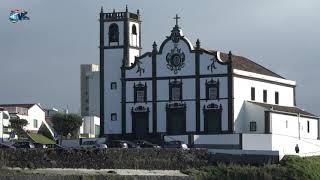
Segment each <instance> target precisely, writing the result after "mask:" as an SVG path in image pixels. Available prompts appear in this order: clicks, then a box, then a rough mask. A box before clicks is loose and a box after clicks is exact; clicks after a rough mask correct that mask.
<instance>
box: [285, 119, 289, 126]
mask: <svg viewBox="0 0 320 180" xmlns="http://www.w3.org/2000/svg"><path fill="white" fill-rule="evenodd" d="M288 127H289V124H288V120H287V121H286V128H288Z"/></svg>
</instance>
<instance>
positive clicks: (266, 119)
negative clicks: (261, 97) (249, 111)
mask: <svg viewBox="0 0 320 180" xmlns="http://www.w3.org/2000/svg"><path fill="white" fill-rule="evenodd" d="M270 125H271V124H270V111H265V112H264V133H266V134H270V133H271V127H270Z"/></svg>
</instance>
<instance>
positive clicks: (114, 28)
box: [109, 23, 119, 42]
mask: <svg viewBox="0 0 320 180" xmlns="http://www.w3.org/2000/svg"><path fill="white" fill-rule="evenodd" d="M109 42H119V27H118V25H117V24H115V23H113V24H111V25H110V26H109Z"/></svg>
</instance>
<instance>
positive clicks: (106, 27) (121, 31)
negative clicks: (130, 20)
mask: <svg viewBox="0 0 320 180" xmlns="http://www.w3.org/2000/svg"><path fill="white" fill-rule="evenodd" d="M113 23H115V24H117V25H118V28H119V45H120V46H122V45H123V42H124V27H123V24H124V22H123V21H115V22H105V23H104V32H105V33H104V42H105V46H109V26H110V25H111V24H113Z"/></svg>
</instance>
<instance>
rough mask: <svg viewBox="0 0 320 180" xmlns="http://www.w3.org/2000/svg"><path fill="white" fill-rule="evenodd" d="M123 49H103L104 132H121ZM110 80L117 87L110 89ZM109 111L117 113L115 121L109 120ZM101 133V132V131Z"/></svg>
mask: <svg viewBox="0 0 320 180" xmlns="http://www.w3.org/2000/svg"><path fill="white" fill-rule="evenodd" d="M122 58H123V49H106V50H105V61H104V63H105V64H104V65H105V67H104V68H105V71H104V80H105V84H104V91H105V92H104V93H105V97H104V103H105V104H104V112H105V113H104V116H105V117H104V121H105V125H104V126H105V127H104V128H105V132H104V133H105V134H119V133H121V118H122V117H121V70H120V67H121V65H122ZM111 82H116V83H117V89H116V90H111ZM111 113H117V121H111ZM101 133H102V132H101Z"/></svg>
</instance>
